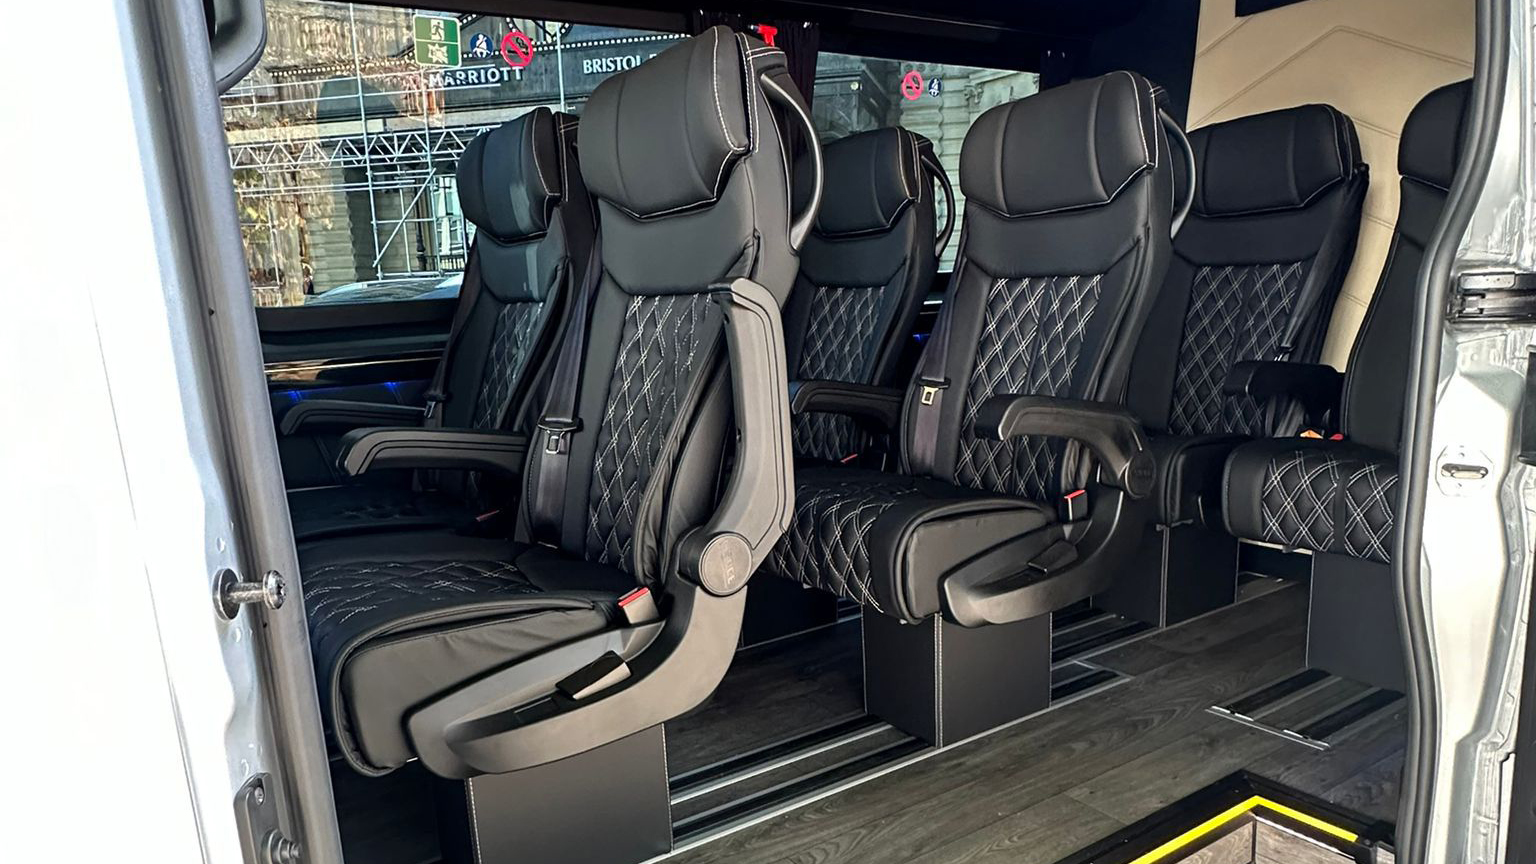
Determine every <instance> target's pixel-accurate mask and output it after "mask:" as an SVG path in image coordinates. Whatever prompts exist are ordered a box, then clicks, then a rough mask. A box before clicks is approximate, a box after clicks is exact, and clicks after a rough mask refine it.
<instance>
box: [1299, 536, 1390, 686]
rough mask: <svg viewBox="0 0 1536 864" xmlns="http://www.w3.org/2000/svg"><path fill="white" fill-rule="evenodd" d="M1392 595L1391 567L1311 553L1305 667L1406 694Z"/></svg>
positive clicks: (1345, 556) (1341, 556) (1344, 557)
mask: <svg viewBox="0 0 1536 864" xmlns="http://www.w3.org/2000/svg"><path fill="white" fill-rule="evenodd" d="M1396 596H1397V587H1396V582H1395V580H1394V578H1393V576H1392V566H1391V565H1390V564H1380V563H1377V562H1375V561H1366V560H1362V559H1359V558H1351V557H1349V556H1348V555H1331V554H1327V553H1322V552H1319V553H1317V554H1314V555H1313V556H1312V596H1311V606H1310V609H1309V610H1308V613H1307V665H1308V666H1309V667H1311V668H1313V669H1323V670H1325V671H1328V672H1332V673H1333V674H1335V675H1340V676H1343V677H1345V678H1350V679H1353V680H1355V681H1359V682H1361V683H1362V684H1370V685H1371V686H1373V687H1385V688H1386V689H1388V690H1396V691H1398V692H1399V693H1401V692H1404V691H1405V690H1407V686H1408V673H1407V669H1406V665H1407V664H1406V663H1405V661H1404V653H1405V651H1406V649H1405V648H1404V647H1403V632H1402V628H1401V627H1400V626H1399V625H1398V621H1397V604H1396V602H1395V599H1394V598H1396Z"/></svg>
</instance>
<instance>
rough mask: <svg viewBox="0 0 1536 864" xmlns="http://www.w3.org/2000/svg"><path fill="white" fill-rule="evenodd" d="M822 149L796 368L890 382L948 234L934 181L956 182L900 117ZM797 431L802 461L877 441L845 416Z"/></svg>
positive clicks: (790, 321)
mask: <svg viewBox="0 0 1536 864" xmlns="http://www.w3.org/2000/svg"><path fill="white" fill-rule="evenodd" d="M823 154H824V159H825V162H826V176H827V184H826V185H827V188H826V196H825V198H824V203H823V205H822V208H821V214H820V215H819V216H818V217H817V219H816V229H815V230H814V231H813V232H812V233H811V236H810V238H809V239H808V240H807V241H806V245H805V248H804V249H803V250H801V253H800V276H799V278H798V279H797V280H796V282H795V291H794V293H793V294H791V295H790V298H789V305H788V306H786V307H785V310H784V331H785V338H786V339H787V340H788V347H789V369H790V376H791V379H792V380H793V381H811V380H814V381H826V382H845V383H853V384H871V385H875V386H882V387H883V386H888V385H889V384H891V379H892V377H893V376H894V375H895V373H896V364H897V362H898V361H899V360H900V359H901V353H902V349H903V348H904V347H905V346H906V344H907V342H908V340H909V339H910V336H911V333H912V328H913V324H914V323H915V322H916V320H917V313H918V311H919V310H920V309H921V308H922V305H923V300H924V299H925V298H926V297H927V296H928V291H929V289H930V287H931V286H932V284H933V277H934V273H935V272H936V271H937V268H938V256H939V254H940V252H941V251H942V248H943V246H944V244H945V243H946V242H947V241H948V239H949V234H950V228H951V226H950V225H946V226H945V228H944V231H943V232H942V234H941V235H939V236H938V237H937V238H936V237H935V231H936V230H937V229H936V222H937V218H936V216H935V211H936V209H937V208H936V206H935V199H936V191H937V190H935V188H934V187H935V183H938V184H939V186H940V188H942V189H943V190H945V191H946V192H948V190H949V180H948V178H947V177H945V176H944V168H943V166H942V165H940V164H939V162H938V159H937V158H935V157H934V155H933V142H931V141H929V140H928V139H926V138H924V137H923V136H921V135H918V134H916V133H913V132H909V131H907V130H905V129H901V128H898V127H889V128H884V129H875V130H872V131H869V132H860V133H858V134H856V135H850V136H848V137H847V138H842V139H840V140H837V141H833V142H830V143H828V144H826V145H825V146H824V150H823ZM799 167H800V168H801V169H802V170H801V171H800V174H802V175H803V174H804V173H805V171H804V170H803V169H804V168H805V166H804V165H803V164H802V165H801V166H799ZM950 197H953V196H950ZM948 212H949V213H950V214H951V218H952V214H953V213H954V206H953V201H951V202H950V207H949V211H948ZM794 434H795V455H796V456H797V457H799V458H800V459H801V460H814V461H821V462H840V461H842V460H844V459H846V458H848V457H850V456H852V455H855V454H860V453H863V452H865V451H866V450H867V449H868V446H869V443H870V436H869V435H868V433H867V432H865V430H863V429H861V428H860V427H859V426H858V425H857V423H856V421H855V420H854V419H853V418H851V417H848V416H846V415H842V414H830V413H819V412H818V413H802V414H798V415H796V417H795V424H794Z"/></svg>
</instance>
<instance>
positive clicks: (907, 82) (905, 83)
mask: <svg viewBox="0 0 1536 864" xmlns="http://www.w3.org/2000/svg"><path fill="white" fill-rule="evenodd" d="M901 95H902V96H904V97H906V99H907V101H909V102H916V101H917V100H918V99H920V98H922V95H923V73H921V72H919V71H917V70H916V69H913V70H912V71H911V72H908V73H907V74H906V75H905V76H903V77H902V79H901Z"/></svg>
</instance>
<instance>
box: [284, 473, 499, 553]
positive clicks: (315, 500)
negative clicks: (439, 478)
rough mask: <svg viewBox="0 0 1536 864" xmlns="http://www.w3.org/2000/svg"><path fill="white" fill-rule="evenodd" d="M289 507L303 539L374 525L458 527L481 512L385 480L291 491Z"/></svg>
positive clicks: (296, 537) (442, 496)
mask: <svg viewBox="0 0 1536 864" xmlns="http://www.w3.org/2000/svg"><path fill="white" fill-rule="evenodd" d="M288 513H289V515H290V516H291V517H292V518H293V538H294V540H296V541H298V542H300V543H304V542H306V541H310V540H319V539H322V538H325V537H334V536H338V535H343V534H362V533H367V532H369V531H412V530H418V529H426V528H458V527H464V526H468V525H471V524H473V523H474V520H475V516H476V515H477V514H476V513H475V512H474V511H472V510H471V509H470V508H469V505H467V504H466V503H464V502H463V501H462V500H460V499H458V498H455V497H454V496H452V495H448V494H445V493H441V492H421V491H416V490H413V489H410V488H407V487H404V486H385V485H381V484H380V485H351V486H330V487H326V488H324V489H301V490H299V491H297V492H290V493H288Z"/></svg>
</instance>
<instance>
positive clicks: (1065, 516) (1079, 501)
mask: <svg viewBox="0 0 1536 864" xmlns="http://www.w3.org/2000/svg"><path fill="white" fill-rule="evenodd" d="M1057 515H1058V516H1059V517H1060V518H1061V521H1063V522H1079V521H1082V520H1083V519H1087V518H1088V490H1087V489H1074V490H1072V491H1071V492H1068V493H1067V494H1065V495H1063V496H1061V504H1060V506H1059V507H1058V508H1057Z"/></svg>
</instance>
